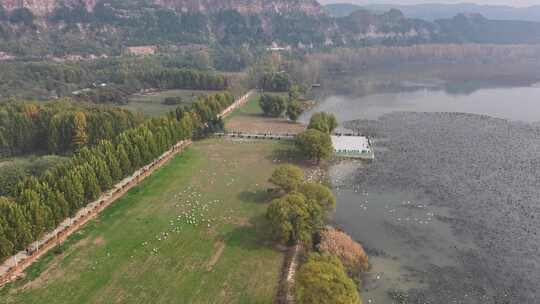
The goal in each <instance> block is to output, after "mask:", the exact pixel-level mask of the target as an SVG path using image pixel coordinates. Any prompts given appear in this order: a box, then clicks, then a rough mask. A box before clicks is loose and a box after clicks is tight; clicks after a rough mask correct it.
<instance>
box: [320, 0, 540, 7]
mask: <svg viewBox="0 0 540 304" xmlns="http://www.w3.org/2000/svg"><path fill="white" fill-rule="evenodd" d="M319 2H321V3H323V4H327V3H357V4H366V3H391V4H418V3H448V4H450V3H454V4H455V3H463V2H469V3H476V4H495V5H509V6H530V5H538V4H540V0H319Z"/></svg>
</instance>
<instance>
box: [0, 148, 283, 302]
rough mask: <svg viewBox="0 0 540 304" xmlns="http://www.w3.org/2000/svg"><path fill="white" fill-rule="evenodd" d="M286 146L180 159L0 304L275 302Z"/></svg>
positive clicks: (192, 152) (191, 153)
mask: <svg viewBox="0 0 540 304" xmlns="http://www.w3.org/2000/svg"><path fill="white" fill-rule="evenodd" d="M286 145H287V144H285V143H278V142H271V141H260V142H253V143H240V142H233V141H227V140H221V139H210V140H205V141H202V142H197V143H195V144H194V145H193V146H192V147H190V148H189V149H188V150H187V151H185V152H184V153H183V154H181V155H179V156H177V157H175V158H174V159H173V160H172V161H171V162H170V163H169V164H168V165H167V166H165V167H163V168H162V169H160V170H159V171H157V172H156V173H154V174H153V175H152V176H151V177H149V178H148V179H147V180H145V181H144V182H143V183H141V184H140V185H139V186H137V187H136V188H134V189H132V190H131V191H130V192H129V193H128V194H126V195H125V196H124V197H123V198H122V199H120V200H119V201H118V202H116V203H115V204H113V205H112V206H111V207H109V208H108V209H107V210H105V211H104V213H103V214H102V215H101V216H100V217H99V218H98V219H96V220H94V221H92V222H91V223H89V224H88V225H87V226H86V227H85V228H84V229H82V230H81V231H80V232H78V233H76V234H75V235H73V236H72V237H71V238H70V239H69V240H68V241H67V242H66V243H65V244H64V245H62V246H61V247H59V248H58V249H57V250H54V251H55V252H51V253H49V254H48V255H47V256H46V257H44V258H43V259H42V260H40V261H39V262H38V263H36V264H34V265H33V266H32V267H30V269H29V270H28V271H27V272H26V278H25V279H22V280H20V281H18V282H16V283H14V284H12V285H10V286H8V287H6V288H4V289H3V290H1V291H0V302H1V303H10V304H11V303H13V304H14V303H17V304H21V303H47V304H52V303H182V304H183V303H273V299H274V297H275V295H276V292H277V285H278V280H279V272H280V266H281V263H282V260H283V254H282V253H281V252H279V251H277V250H276V249H274V247H273V243H272V242H271V240H270V238H269V229H268V223H267V221H266V219H265V218H264V214H265V210H266V202H268V200H269V199H270V197H268V192H267V191H266V188H267V187H268V184H267V179H268V178H269V176H270V174H271V172H272V169H273V167H274V166H275V165H276V164H275V162H274V158H275V157H276V156H275V155H277V154H276V153H277V152H279V151H283V150H287V149H288V147H287V146H286Z"/></svg>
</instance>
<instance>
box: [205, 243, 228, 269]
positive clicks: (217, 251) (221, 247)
mask: <svg viewBox="0 0 540 304" xmlns="http://www.w3.org/2000/svg"><path fill="white" fill-rule="evenodd" d="M223 251H225V243H223V242H222V241H218V242H216V243H215V244H214V255H213V256H212V257H211V258H210V261H208V266H207V267H206V269H207V270H208V271H211V270H212V268H213V267H214V266H215V265H216V264H217V262H218V261H219V259H220V258H221V255H222V254H223Z"/></svg>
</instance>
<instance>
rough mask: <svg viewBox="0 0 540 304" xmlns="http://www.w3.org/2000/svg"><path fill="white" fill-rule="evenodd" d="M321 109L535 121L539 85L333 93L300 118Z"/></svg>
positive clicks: (340, 113) (539, 110) (352, 115)
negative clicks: (475, 116) (362, 93)
mask: <svg viewBox="0 0 540 304" xmlns="http://www.w3.org/2000/svg"><path fill="white" fill-rule="evenodd" d="M456 87H460V86H457V85H456ZM460 88H461V89H462V87H460ZM455 90H456V91H458V89H455ZM463 92H465V91H461V93H463ZM319 111H326V112H331V113H334V114H335V115H336V116H337V118H338V120H339V121H342V122H343V121H350V120H357V119H377V118H379V117H381V116H382V115H384V114H386V113H390V112H396V111H405V112H462V113H473V114H482V115H489V116H492V117H498V118H506V119H510V120H521V121H527V122H533V121H540V87H538V86H531V87H512V88H489V89H480V90H476V91H474V92H472V93H471V94H451V93H448V92H447V91H444V90H434V89H433V88H425V87H424V88H422V89H418V88H416V89H415V90H414V91H410V90H404V91H401V92H392V93H379V94H371V95H367V96H363V97H354V96H350V95H349V96H342V95H333V96H329V97H325V98H324V99H323V100H322V101H321V102H319V103H318V105H317V106H316V107H315V108H313V109H312V110H311V111H309V112H307V113H304V115H302V117H301V118H300V120H301V121H304V122H305V121H307V120H309V117H310V116H311V114H312V113H314V112H319Z"/></svg>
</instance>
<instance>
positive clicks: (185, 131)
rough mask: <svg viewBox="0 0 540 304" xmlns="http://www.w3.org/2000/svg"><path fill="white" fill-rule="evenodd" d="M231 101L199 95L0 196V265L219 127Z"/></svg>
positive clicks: (220, 96) (228, 96)
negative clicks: (169, 154)
mask: <svg viewBox="0 0 540 304" xmlns="http://www.w3.org/2000/svg"><path fill="white" fill-rule="evenodd" d="M233 102H234V97H233V96H232V95H231V94H229V93H218V94H215V95H210V96H207V97H201V98H199V100H197V101H196V102H194V103H193V104H192V105H189V106H182V107H178V108H177V109H176V110H175V111H172V112H170V113H169V114H168V115H167V116H165V117H161V118H154V119H152V120H148V121H146V122H144V123H142V124H140V125H139V126H137V127H134V128H131V129H128V130H125V131H123V132H121V133H120V134H118V135H117V136H115V137H114V138H112V139H110V140H105V139H102V140H100V141H99V142H98V144H97V145H95V146H84V147H82V148H80V149H79V150H78V151H77V152H76V153H75V154H74V155H73V156H72V157H71V158H69V159H68V160H67V161H65V162H63V163H62V164H61V165H58V166H56V167H54V168H52V169H49V170H47V171H45V172H44V173H43V174H42V175H41V176H38V177H35V176H29V177H26V178H25V179H24V180H23V181H21V182H20V183H18V184H17V185H16V187H15V189H14V191H13V194H12V195H11V196H9V197H0V261H3V260H4V259H6V258H7V257H9V256H10V255H12V254H14V253H16V252H17V251H20V250H23V249H25V248H27V246H28V245H29V244H30V243H31V242H32V241H35V240H37V239H39V238H40V237H42V236H43V235H44V234H45V233H47V232H49V231H52V230H53V229H54V228H55V227H56V226H57V225H58V224H59V223H61V222H62V221H63V220H64V219H66V218H67V217H69V216H73V215H75V214H76V213H77V211H78V210H79V209H81V208H83V207H84V206H86V205H87V204H88V203H89V202H92V201H94V200H95V199H96V198H98V197H99V196H100V194H101V193H103V192H104V191H107V190H109V189H111V188H112V187H113V185H114V184H115V183H117V182H119V181H120V180H122V179H123V178H124V177H126V176H129V175H131V174H133V172H135V171H136V170H137V169H138V168H141V167H143V166H144V165H147V164H149V163H151V162H152V161H153V160H154V159H156V158H157V157H158V156H160V155H162V154H163V153H164V152H165V151H167V150H169V149H170V148H171V147H172V146H173V145H175V144H176V143H177V142H178V141H181V140H185V139H190V138H194V137H201V136H205V135H207V134H208V133H209V132H212V131H214V130H215V129H217V128H221V127H222V125H223V123H222V122H221V120H220V119H219V118H218V114H219V113H220V112H222V111H223V110H224V109H226V108H227V107H228V106H229V105H231V104H232V103H233ZM78 119H80V118H75V120H78ZM75 134H77V132H75ZM76 137H77V138H82V137H83V136H79V135H77V136H76Z"/></svg>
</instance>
